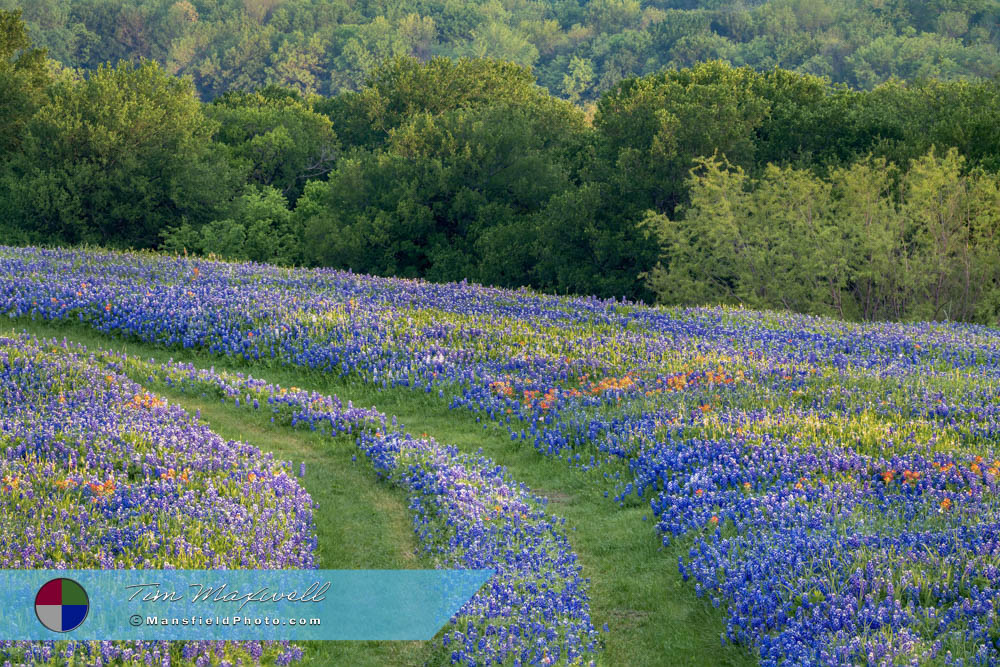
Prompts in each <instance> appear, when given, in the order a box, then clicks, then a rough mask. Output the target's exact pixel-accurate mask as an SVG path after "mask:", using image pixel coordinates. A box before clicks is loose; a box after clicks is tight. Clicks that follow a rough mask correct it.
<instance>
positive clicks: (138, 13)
mask: <svg viewBox="0 0 1000 667" xmlns="http://www.w3.org/2000/svg"><path fill="white" fill-rule="evenodd" d="M16 7H22V8H23V9H24V12H25V19H26V21H27V22H28V25H29V26H30V28H31V34H32V38H33V39H34V40H35V42H36V43H38V44H40V45H42V46H44V47H46V48H48V49H49V52H50V53H51V55H52V56H53V57H54V58H56V59H58V60H59V61H61V62H63V63H65V64H66V65H69V66H72V67H83V68H87V69H97V67H98V66H99V65H101V64H102V63H104V62H108V61H112V62H114V61H117V60H119V59H121V58H149V59H153V60H156V61H157V62H159V63H160V64H161V65H163V66H164V67H165V68H166V69H167V70H168V71H169V72H170V73H172V74H178V75H182V76H190V77H191V78H192V79H193V80H194V82H195V85H196V87H197V91H198V93H199V95H200V96H201V97H202V98H203V99H211V98H214V97H216V96H219V95H222V94H223V93H226V92H228V91H230V90H250V89H254V88H260V87H264V86H266V85H269V84H276V85H279V86H286V87H289V88H293V89H295V90H298V91H299V92H302V93H313V92H316V93H320V94H322V95H334V94H337V93H340V92H343V91H346V90H358V89H359V88H361V86H362V85H363V84H364V83H365V80H366V78H367V77H368V75H370V74H371V73H372V72H373V71H374V69H375V68H376V67H377V66H378V64H379V63H380V62H382V61H385V60H387V59H390V58H393V57H396V56H413V57H416V58H419V59H421V60H425V59H427V58H429V57H432V56H446V57H449V58H457V57H462V56H469V57H489V58H498V59H502V60H510V61H513V62H516V63H518V64H521V65H526V66H528V67H533V68H534V69H535V72H536V76H537V79H538V81H539V83H541V84H542V85H543V86H544V87H545V88H547V89H548V90H549V91H550V92H551V93H553V94H555V95H559V96H562V97H565V98H567V99H571V100H574V101H577V100H593V99H596V98H597V97H599V96H600V94H602V93H603V92H605V91H608V90H611V89H612V88H613V87H614V86H615V85H617V84H618V82H620V81H621V80H622V79H625V78H628V77H630V76H642V75H646V74H652V73H654V72H656V71H657V70H659V69H661V68H663V67H690V66H692V65H695V64H697V63H698V62H701V61H704V60H710V59H723V60H727V61H729V62H731V63H733V64H735V65H749V66H751V67H753V68H754V69H759V70H769V69H772V68H774V67H783V68H786V69H790V70H794V71H797V72H802V73H806V74H815V75H820V76H828V77H830V78H831V79H832V80H834V81H836V82H842V83H846V84H848V85H851V86H854V87H858V88H871V87H873V86H874V85H876V84H878V83H881V82H883V81H885V80H887V79H888V78H890V77H893V76H895V77H899V78H904V79H910V78H916V77H936V78H941V79H947V80H954V79H962V78H978V77H985V78H989V77H991V76H993V75H994V74H996V73H997V72H998V71H1000V51H998V47H1000V29H998V27H997V26H998V25H1000V3H998V2H997V0H931V1H927V0H884V1H880V2H867V1H864V0H771V1H766V0H742V1H740V2H724V1H720V0H647V1H646V2H639V0H590V1H588V2H583V1H581V0H520V1H518V2H503V3H501V2H495V1H491V2H486V1H481V2H454V1H449V0H436V1H434V2H416V1H410V2H402V3H390V2H364V3H355V2H350V1H349V0H71V1H70V2H66V1H64V0H30V1H28V0H0V9H3V8H7V9H10V8H16Z"/></svg>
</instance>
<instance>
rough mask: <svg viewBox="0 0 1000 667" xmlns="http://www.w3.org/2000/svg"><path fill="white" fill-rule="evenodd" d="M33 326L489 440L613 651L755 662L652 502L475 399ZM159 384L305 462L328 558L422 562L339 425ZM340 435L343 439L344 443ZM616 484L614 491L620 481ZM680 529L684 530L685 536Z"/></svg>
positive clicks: (405, 522)
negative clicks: (273, 417) (585, 583)
mask: <svg viewBox="0 0 1000 667" xmlns="http://www.w3.org/2000/svg"><path fill="white" fill-rule="evenodd" d="M20 331H27V332H28V333H31V334H34V335H36V336H39V337H45V338H60V339H61V338H67V339H69V340H72V341H75V342H78V343H82V344H84V345H86V346H87V347H91V348H94V347H104V348H112V349H115V350H119V351H123V352H126V353H128V354H132V355H138V356H140V357H142V358H147V359H155V360H157V361H166V360H167V359H171V358H172V359H174V360H175V361H185V362H189V363H193V364H195V365H198V366H203V367H207V366H215V367H216V368H219V369H228V370H237V371H243V372H249V373H251V374H253V375H254V376H255V377H260V378H263V379H266V380H267V381H269V382H272V383H276V384H280V385H283V386H286V387H291V386H296V387H300V388H303V389H309V390H315V391H318V392H321V393H324V394H336V395H338V396H340V398H341V399H342V400H345V401H347V400H351V401H353V402H354V403H355V404H356V405H362V406H375V407H376V408H377V409H378V410H380V411H381V412H383V413H384V414H386V415H395V416H396V418H397V419H398V420H399V422H400V423H401V425H402V427H403V428H404V429H405V430H407V431H409V432H410V433H413V434H424V433H426V434H428V435H431V436H433V437H434V438H435V439H436V440H437V441H439V442H442V443H449V444H454V445H456V446H458V447H459V448H460V449H462V450H463V451H466V452H475V451H477V450H480V449H481V450H482V451H483V453H484V454H486V455H487V456H489V457H490V458H492V459H493V460H495V461H496V462H497V463H499V464H501V465H504V466H506V467H507V468H508V469H509V470H510V472H511V474H512V475H513V476H514V478H515V479H517V480H518V481H521V482H524V483H525V484H527V485H528V486H529V487H530V488H531V489H532V490H533V491H534V492H535V493H537V494H538V495H542V496H546V497H547V498H548V499H549V511H550V512H551V513H552V514H555V515H557V516H560V517H563V518H565V520H566V524H565V527H566V530H567V534H568V536H569V539H570V541H571V543H572V545H573V548H574V550H575V552H576V553H577V554H578V556H579V558H580V561H581V563H582V565H583V569H584V574H585V576H587V577H588V578H589V579H590V581H591V588H590V596H591V603H590V604H591V615H592V618H593V622H594V625H595V626H597V627H598V628H600V627H601V626H602V625H604V624H607V625H608V627H609V629H610V631H609V632H608V633H604V635H603V637H604V641H605V649H604V651H603V653H602V654H601V656H600V658H599V661H600V663H601V664H606V665H615V666H617V665H629V666H633V665H634V666H641V665H650V666H660V665H699V666H700V665H726V666H738V665H751V664H755V663H756V660H755V657H754V655H753V654H752V653H751V652H750V651H748V650H746V649H744V648H741V647H734V646H732V645H726V646H722V645H721V644H720V640H719V636H720V633H721V632H722V629H723V620H722V613H721V612H720V611H719V610H717V609H713V608H712V607H711V605H709V604H708V603H707V602H704V601H702V600H699V599H697V598H696V597H695V595H694V590H693V586H691V585H689V584H686V583H684V582H683V581H682V579H681V577H680V575H679V574H678V572H677V565H676V563H677V557H678V555H679V554H680V553H682V552H683V551H684V550H685V549H686V546H685V545H684V544H677V545H676V546H671V547H667V548H664V547H662V546H661V543H660V538H659V536H658V535H657V533H656V530H655V528H654V526H653V523H652V522H651V521H644V518H645V517H646V516H650V517H651V514H652V513H651V512H650V510H649V507H648V506H647V505H645V504H638V503H636V504H631V505H626V506H625V507H619V506H618V505H617V504H616V503H614V502H613V501H611V500H609V499H607V498H605V495H604V494H605V491H607V492H609V493H610V492H612V489H613V484H611V483H609V482H608V481H607V480H605V479H604V478H603V475H602V474H601V473H599V472H590V473H585V472H581V471H579V470H575V469H571V468H570V467H569V466H568V465H567V464H566V463H565V462H563V461H560V460H556V459H552V458H548V457H545V456H543V455H541V454H539V453H537V452H536V451H535V450H534V449H532V448H531V447H530V446H528V445H525V444H523V443H514V442H511V440H510V438H509V436H508V435H507V434H506V432H501V431H500V430H499V428H498V427H497V426H495V425H493V424H486V425H485V426H484V424H483V423H480V422H478V421H477V418H476V417H475V416H474V415H472V414H471V413H468V412H465V411H463V410H449V409H448V407H447V405H446V403H445V401H444V399H440V398H437V397H431V396H428V395H426V394H421V393H417V392H413V391H409V390H406V389H402V388H397V389H390V390H376V389H374V388H373V387H371V386H369V385H365V384H363V383H360V382H358V381H350V380H345V379H343V378H337V377H333V376H330V375H328V374H321V373H318V372H314V371H309V370H305V369H295V368H288V367H280V366H275V365H262V364H247V363H241V362H239V361H236V360H231V359H228V358H224V357H219V356H215V355H209V354H207V353H205V352H201V351H193V350H164V349H162V348H158V347H155V346H152V345H149V344H145V343H141V342H133V341H123V340H121V339H118V338H110V337H107V336H104V335H102V334H100V333H98V332H95V331H93V330H91V329H89V328H87V327H85V326H83V325H80V324H75V323H55V324H52V323H43V322H38V321H32V320H28V319H24V318H22V319H18V320H12V321H9V322H5V323H3V324H0V335H5V334H6V335H9V334H11V333H18V332H20ZM156 391H157V392H158V393H160V394H163V395H164V396H166V397H168V398H169V399H170V400H172V401H174V402H176V403H178V404H180V405H182V406H184V407H185V408H186V409H188V410H189V411H191V412H194V411H195V410H200V411H201V416H202V418H203V419H204V420H206V421H207V422H208V423H209V424H210V425H211V426H212V428H213V430H215V431H216V432H217V433H219V434H220V435H222V436H223V437H226V438H232V439H240V440H245V441H247V442H250V443H252V444H253V445H255V446H257V447H259V448H260V449H261V450H263V451H269V452H273V453H274V454H275V455H276V456H278V457H281V458H284V459H288V460H291V461H292V462H293V463H295V464H298V463H300V462H305V464H306V475H305V478H304V479H303V480H302V481H303V484H304V486H305V488H306V490H307V491H309V493H310V494H311V495H312V496H313V498H314V499H315V500H316V501H317V502H319V503H320V508H319V511H318V512H317V517H316V518H317V531H318V537H319V558H320V564H321V566H322V567H326V568H389V569H395V568H418V567H423V566H424V565H423V564H422V563H421V562H420V560H419V559H418V558H417V557H416V556H414V555H413V554H414V549H415V546H416V540H415V537H414V534H413V530H412V528H411V526H410V520H409V513H408V511H407V508H406V502H405V495H404V494H403V493H402V492H400V491H397V490H394V489H392V488H390V487H389V486H388V485H386V484H381V483H379V482H378V481H377V479H376V477H375V474H374V472H373V471H372V470H371V468H369V467H368V466H367V465H366V464H364V463H361V462H358V463H354V462H352V458H351V457H352V456H353V455H354V454H355V453H356V452H357V450H356V448H355V447H354V445H353V442H352V441H350V440H349V439H348V437H346V436H341V437H340V438H338V439H337V440H336V441H335V446H334V447H331V446H330V442H331V441H330V439H329V437H324V436H320V435H318V434H315V433H311V432H308V431H302V430H292V429H289V428H287V427H283V426H275V425H273V424H270V423H269V422H268V421H267V420H266V419H264V418H263V417H250V416H249V415H248V414H247V412H246V411H241V410H237V409H236V408H234V407H232V406H229V405H224V404H221V403H218V402H214V401H210V400H205V399H199V398H195V397H192V396H191V395H190V394H182V393H179V392H171V391H164V390H163V389H162V388H161V387H158V388H157V389H156ZM341 445H342V446H341ZM611 495H613V494H611ZM678 542H683V541H678ZM436 644H437V642H365V643H353V642H314V643H312V644H310V645H309V646H308V647H307V662H308V663H311V664H321V665H326V664H351V665H416V664H423V663H425V662H427V661H431V662H434V663H436V662H438V661H440V660H441V659H442V658H443V657H444V656H443V654H442V653H441V651H440V650H439V649H437V646H436Z"/></svg>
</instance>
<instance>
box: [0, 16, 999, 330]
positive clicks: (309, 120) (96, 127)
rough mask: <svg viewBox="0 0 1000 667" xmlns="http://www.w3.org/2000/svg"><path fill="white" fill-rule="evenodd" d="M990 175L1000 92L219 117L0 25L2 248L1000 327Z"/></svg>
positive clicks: (134, 72)
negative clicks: (60, 247)
mask: <svg viewBox="0 0 1000 667" xmlns="http://www.w3.org/2000/svg"><path fill="white" fill-rule="evenodd" d="M998 171H1000V85H998V83H997V82H993V81H938V80H935V79H927V80H920V81H913V82H902V81H898V80H893V81H889V82H887V83H884V84H880V85H878V86H876V87H874V88H873V89H871V90H856V89H852V88H849V87H847V86H844V85H838V84H832V83H831V82H830V81H829V80H828V79H826V78H824V77H818V76H814V75H810V74H803V73H798V72H792V71H789V70H785V69H780V68H775V69H770V70H767V71H764V72H758V71H755V70H754V69H752V68H750V67H734V66H732V65H731V64H728V63H725V62H722V61H710V62H705V63H699V64H697V65H694V66H692V67H687V68H682V69H676V70H669V69H668V70H663V71H660V72H657V73H654V74H650V75H646V76H643V77H633V78H628V79H624V80H622V81H620V82H619V83H617V84H616V85H615V86H614V87H612V88H611V89H610V90H608V91H607V92H606V93H604V94H603V95H602V96H601V97H600V98H599V99H598V100H597V102H596V104H595V105H594V106H593V107H592V108H591V109H584V108H581V106H580V105H576V104H573V103H571V102H569V101H568V100H565V99H562V98H559V97H557V96H553V95H551V94H550V93H549V92H548V91H547V90H546V89H545V88H543V87H541V86H539V85H538V84H537V82H536V80H535V77H534V75H533V74H532V71H531V70H530V69H528V68H527V67H524V66H521V65H518V64H515V63H511V62H508V61H500V60H493V59H471V58H464V59H458V60H451V59H448V58H432V59H430V60H428V61H427V62H421V61H419V60H417V59H415V58H411V57H400V58H395V59H391V60H389V61H387V62H386V63H384V64H383V65H382V66H380V67H379V68H377V69H375V70H374V72H373V73H372V75H371V76H370V77H369V78H368V80H367V82H366V83H365V85H364V86H363V87H362V88H361V89H360V90H357V91H347V92H342V93H340V94H337V95H333V96H321V95H305V94H303V93H301V92H300V91H297V90H295V89H292V88H287V87H280V86H273V85H271V86H266V87H263V88H260V89H257V90H253V91H240V90H233V91H229V92H226V93H225V94H222V95H219V96H218V97H216V98H215V99H213V100H212V101H211V102H208V103H206V102H202V101H201V100H200V99H199V96H198V94H197V91H196V90H195V87H194V85H193V84H192V82H191V81H190V79H185V78H179V77H175V76H172V75H171V74H169V73H168V72H167V71H165V70H164V68H163V67H162V66H160V65H159V64H158V63H156V62H154V61H151V60H143V61H139V62H134V61H131V60H122V61H119V62H118V63H117V64H114V65H112V64H107V65H103V66H100V67H98V68H97V69H95V70H93V71H84V70H78V69H71V68H65V67H63V66H61V65H60V64H59V63H57V62H56V61H54V60H51V59H49V58H47V57H46V54H45V52H44V51H43V50H40V49H37V48H34V47H33V46H32V45H31V43H30V41H29V39H28V35H27V30H26V28H25V25H24V23H23V21H22V20H21V18H20V16H19V15H18V13H17V12H16V11H13V12H0V242H2V243H6V244H27V243H35V244H54V243H58V244H101V245H109V246H115V247H136V248H160V249H163V250H167V251H174V252H188V253H202V254H215V255H218V256H221V257H224V258H231V259H239V260H252V261H267V262H276V263H283V264H293V265H305V266H329V267H338V268H350V269H352V270H355V271H359V272H366V273H375V274H381V275H398V276H406V277H424V278H428V279H431V280H437V281H448V280H462V279H468V280H472V281H477V282H482V283H487V284H493V285H499V286H505V287H517V286H521V285H531V286H534V287H536V288H539V289H542V290H547V291H551V292H557V293H581V294H596V295H599V296H603V297H608V296H617V297H623V296H624V297H627V298H630V299H640V300H646V301H660V302H663V303H670V304H675V303H676V304H688V303H709V302H719V301H722V302H732V303H747V304H752V305H755V306H765V307H782V308H791V309H794V310H799V311H803V312H814V313H830V314H836V315H840V316H843V317H847V318H879V319H881V318H891V319H907V318H934V319H943V318H951V319H965V320H971V321H980V322H996V320H997V313H998V312H1000V283H998V280H1000V276H998V275H997V271H996V267H997V266H998V265H1000V262H998V261H997V258H996V256H995V255H996V250H997V243H996V239H995V236H994V234H995V231H996V230H998V229H1000V221H998V211H1000V206H998V204H997V202H996V200H995V192H996V187H997V172H998ZM991 197H994V199H990V198H991Z"/></svg>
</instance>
